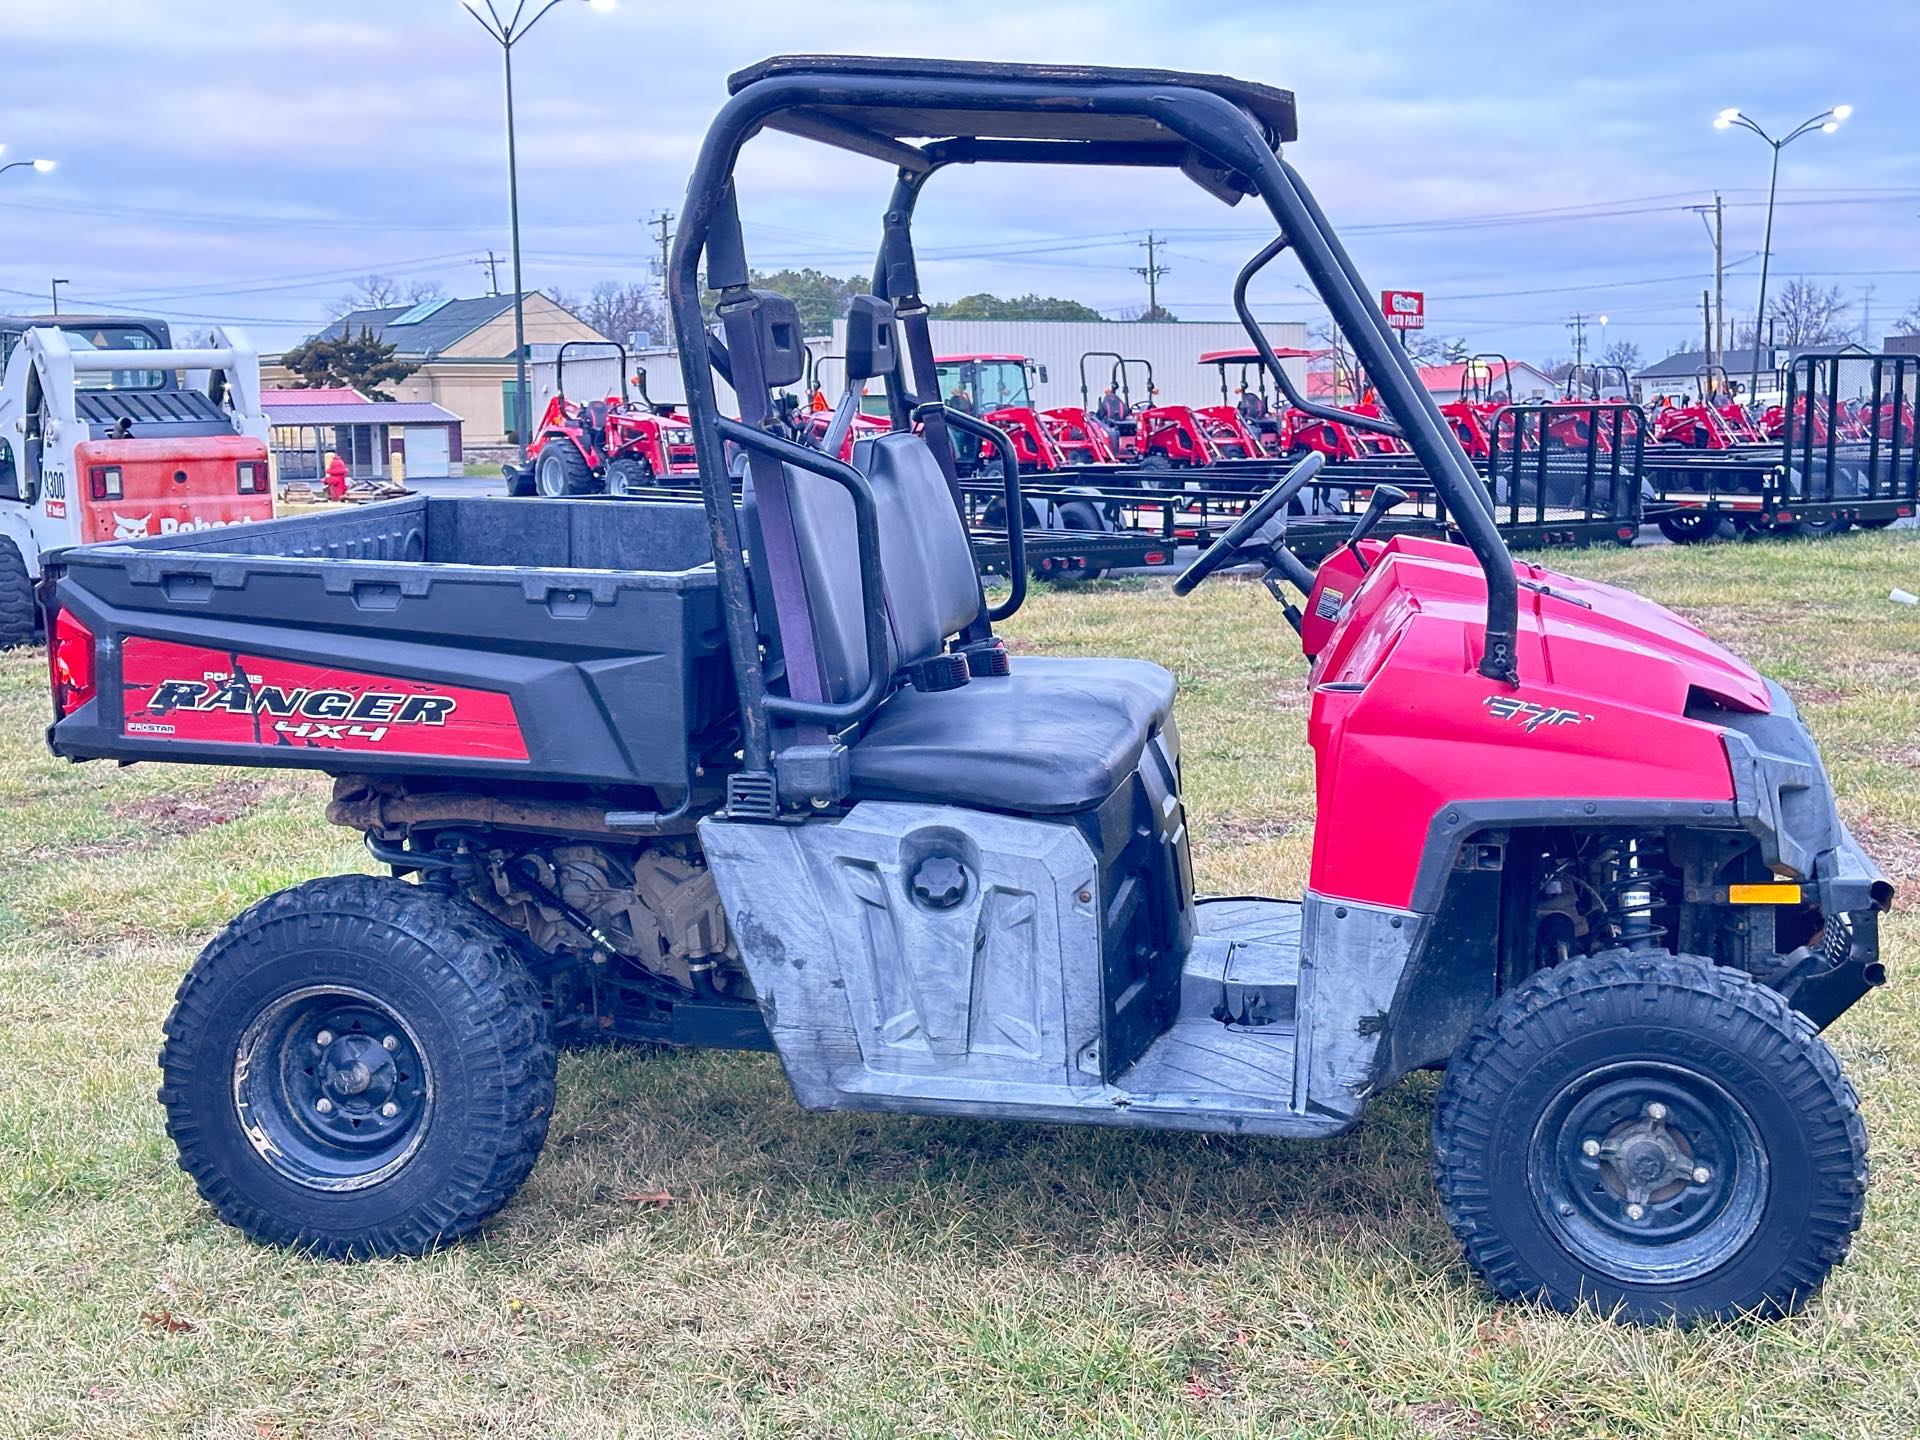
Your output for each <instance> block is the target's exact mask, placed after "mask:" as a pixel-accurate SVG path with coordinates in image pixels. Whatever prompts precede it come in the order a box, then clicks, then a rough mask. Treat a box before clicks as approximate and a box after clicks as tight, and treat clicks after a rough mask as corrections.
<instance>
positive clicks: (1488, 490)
mask: <svg viewBox="0 0 1920 1440" xmlns="http://www.w3.org/2000/svg"><path fill="white" fill-rule="evenodd" d="M1486 434H1487V436H1488V439H1489V446H1488V449H1487V453H1486V455H1485V456H1484V457H1482V458H1481V459H1479V460H1478V461H1476V462H1475V468H1476V473H1477V474H1478V475H1479V477H1480V482H1481V486H1482V490H1483V493H1484V494H1485V495H1487V496H1488V497H1489V499H1490V500H1491V502H1492V505H1493V512H1494V519H1495V523H1496V525H1497V526H1498V528H1499V529H1500V532H1501V534H1502V535H1503V536H1504V537H1505V538H1506V540H1507V542H1508V543H1509V544H1512V545H1515V546H1522V547H1526V548H1529V549H1541V548H1550V547H1562V546H1572V547H1584V546H1588V545H1604V544H1620V545H1624V544H1631V543H1632V542H1633V541H1634V540H1635V539H1636V538H1637V537H1638V535H1639V533H1640V522H1641V504H1642V500H1643V496H1644V493H1645V489H1646V485H1645V477H1644V473H1643V464H1644V461H1643V456H1644V455H1645V453H1646V447H1645V445H1644V436H1645V425H1644V420H1643V417H1642V415H1641V413H1640V411H1639V410H1638V408H1637V407H1635V406H1632V405H1629V404H1621V403H1616V402H1610V401H1609V402H1601V401H1596V402H1592V403H1580V404H1560V403H1556V404H1553V405H1503V406H1499V407H1496V408H1495V409H1494V410H1493V411H1492V412H1490V414H1489V416H1488V420H1487V429H1486ZM1298 458H1299V457H1298V456H1291V457H1287V458H1284V459H1282V458H1269V459H1265V460H1231V461H1221V462H1217V463H1215V464H1213V465H1210V466H1207V467H1205V468H1198V469H1194V470H1191V471H1181V472H1178V481H1177V483H1172V484H1170V483H1168V481H1167V478H1166V476H1165V473H1164V472H1151V471H1146V470H1143V469H1142V467H1139V466H1076V467H1073V468H1072V469H1070V470H1067V471H1063V472H1059V473H1056V474H1052V475H1048V476H1044V477H1031V476H1029V477H1023V480H1022V485H1021V489H1022V494H1023V495H1024V496H1025V497H1026V501H1027V525H1028V531H1029V545H1032V544H1033V543H1034V540H1035V538H1037V537H1038V536H1042V535H1044V536H1045V537H1046V539H1047V540H1052V539H1053V538H1055V532H1057V531H1058V530H1062V529H1077V530H1079V531H1080V532H1082V533H1087V532H1100V533H1107V534H1113V535H1127V534H1133V535H1137V536H1145V537H1147V538H1149V539H1150V540H1151V541H1152V542H1153V543H1155V544H1157V545H1160V546H1164V547H1177V546H1178V545H1181V544H1199V545H1205V544H1208V543H1211V541H1212V540H1213V539H1214V538H1215V537H1217V536H1218V535H1220V534H1222V533H1224V532H1225V530H1226V529H1227V528H1228V527H1230V526H1231V525H1232V524H1233V523H1234V521H1235V520H1236V519H1238V518H1239V516H1240V515H1241V514H1243V513H1245V511H1246V509H1247V507H1248V506H1249V505H1251V504H1252V503H1253V502H1254V501H1255V500H1257V499H1258V498H1259V496H1260V495H1261V494H1263V493H1265V491H1266V490H1267V489H1269V488H1271V486H1272V485H1273V484H1275V483H1276V482H1277V481H1278V480H1279V479H1280V478H1281V477H1282V476H1283V475H1284V474H1285V473H1286V472H1287V470H1288V469H1289V468H1290V467H1291V466H1293V465H1294V464H1296V463H1297V461H1298ZM1381 485H1388V486H1392V487H1394V490H1395V493H1396V494H1398V495H1400V496H1401V499H1400V500H1399V501H1397V502H1396V508H1395V509H1394V510H1393V511H1392V512H1391V513H1390V514H1388V515H1387V516H1386V517H1385V518H1384V519H1383V520H1382V521H1381V522H1380V526H1381V529H1380V532H1379V533H1381V534H1408V535H1431V536H1438V537H1447V536H1452V535H1457V534H1458V533H1459V532H1458V527H1457V526H1456V525H1455V523H1454V522H1453V519H1452V515H1451V512H1450V511H1449V509H1448V506H1447V502H1446V500H1445V498H1444V497H1443V495H1442V493H1441V491H1440V489H1439V488H1438V487H1437V486H1436V485H1435V484H1434V482H1433V480H1432V479H1431V478H1430V476H1429V475H1428V472H1427V470H1426V469H1425V467H1424V466H1423V464H1422V462H1421V461H1420V460H1419V459H1418V458H1417V457H1415V456H1413V455H1406V456H1399V455H1383V456H1373V457H1369V458H1366V459H1359V460H1347V461H1342V462H1340V463H1337V464H1328V465H1327V466H1326V468H1325V469H1324V470H1322V471H1321V472H1320V474H1319V476H1318V477H1317V478H1316V479H1314V480H1313V481H1312V482H1310V483H1309V485H1308V486H1307V487H1306V488H1305V489H1304V490H1303V491H1302V492H1301V496H1300V498H1299V499H1298V500H1296V501H1295V502H1294V505H1293V507H1292V509H1293V513H1292V514H1290V515H1289V517H1288V518H1287V522H1286V543H1287V545H1288V547H1289V548H1291V549H1293V550H1294V551H1295V553H1297V554H1299V555H1300V556H1301V557H1302V558H1304V559H1307V560H1310V561H1318V560H1320V559H1322V558H1323V557H1324V556H1326V555H1327V554H1329V553H1330V552H1331V551H1333V550H1334V549H1337V548H1338V547H1339V546H1340V545H1341V544H1342V543H1344V537H1345V535H1346V533H1347V531H1348V530H1349V529H1351V527H1352V525H1353V523H1354V521H1355V520H1356V519H1358V517H1359V516H1360V515H1361V514H1362V513H1363V512H1364V511H1365V509H1366V507H1367V505H1368V503H1369V502H1370V500H1371V498H1372V495H1373V492H1374V489H1375V488H1376V487H1377V486H1381ZM963 488H965V489H966V490H967V493H968V494H969V496H970V499H971V503H970V505H969V507H968V510H967V513H968V517H969V522H970V524H971V525H973V526H974V527H976V528H978V527H981V526H985V525H989V524H991V523H994V522H995V521H996V520H997V517H998V516H999V515H1000V513H1001V511H1000V510H999V509H998V508H996V507H998V506H999V503H1000V502H999V499H998V496H999V488H998V487H997V486H985V485H981V486H966V487H963ZM1042 543H1045V542H1044V541H1043V542H1042Z"/></svg>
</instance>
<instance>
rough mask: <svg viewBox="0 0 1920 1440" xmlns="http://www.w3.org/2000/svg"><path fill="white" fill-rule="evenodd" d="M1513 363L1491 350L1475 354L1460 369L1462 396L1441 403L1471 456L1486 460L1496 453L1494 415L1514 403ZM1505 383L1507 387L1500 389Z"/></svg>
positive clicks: (1442, 408) (1442, 414) (1459, 438)
mask: <svg viewBox="0 0 1920 1440" xmlns="http://www.w3.org/2000/svg"><path fill="white" fill-rule="evenodd" d="M1512 374H1513V362H1512V361H1511V360H1509V359H1507V357H1506V356H1504V355H1500V354H1495V353H1493V352H1488V353H1486V354H1482V355H1474V356H1471V357H1470V358H1469V359H1468V360H1467V362H1466V364H1465V365H1463V366H1461V369H1460V398H1459V399H1458V400H1453V401H1449V402H1448V403H1447V404H1445V405H1442V406H1440V414H1441V416H1442V417H1443V418H1444V419H1445V420H1446V422H1447V425H1448V426H1449V427H1450V428H1451V429H1452V431H1453V433H1454V436H1455V438H1456V439H1458V440H1459V442H1460V448H1461V449H1463V450H1465V451H1466V452H1467V455H1468V457H1469V458H1471V459H1474V460H1485V459H1487V458H1489V457H1490V456H1491V455H1492V454H1493V427H1494V416H1495V415H1497V414H1498V413H1499V411H1500V407H1501V406H1502V405H1506V404H1510V403H1511V402H1512V398H1513V393H1512V387H1511V384H1510V383H1509V377H1510V376H1511V375H1512ZM1502 385H1505V386H1506V387H1507V388H1505V389H1501V388H1498V387H1500V386H1502Z"/></svg>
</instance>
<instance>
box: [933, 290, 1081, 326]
mask: <svg viewBox="0 0 1920 1440" xmlns="http://www.w3.org/2000/svg"><path fill="white" fill-rule="evenodd" d="M928 314H930V315H931V316H932V317H933V318H934V319H935V320H1081V321H1088V320H1104V319H1106V316H1104V315H1102V314H1101V313H1100V312H1099V311H1098V310H1096V309H1094V308H1093V307H1092V306H1091V305H1082V304H1081V303H1080V302H1079V301H1078V300H1063V299H1061V298H1060V297H1059V296H1057V295H1034V294H1031V293H1029V294H1026V295H1016V296H1015V297H1013V298H1012V299H1011V300H1008V299H1004V298H1002V297H1001V296H999V295H989V294H986V293H985V292H984V291H983V292H981V293H979V294H975V295H962V296H961V297H960V298H959V299H958V300H943V301H941V302H940V303H939V304H937V305H932V306H929V307H928Z"/></svg>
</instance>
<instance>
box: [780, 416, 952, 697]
mask: <svg viewBox="0 0 1920 1440" xmlns="http://www.w3.org/2000/svg"><path fill="white" fill-rule="evenodd" d="M853 463H854V466H855V468H856V469H858V470H859V471H860V472H861V473H862V474H864V475H865V476H866V477H867V483H868V484H869V485H870V486H871V487H872V488H873V501H874V515H875V519H876V521H877V523H878V529H879V542H880V573H881V586H882V590H883V591H884V598H885V604H886V611H887V621H888V624H887V633H888V636H889V641H890V643H889V646H888V652H889V653H888V663H889V664H890V666H891V667H892V668H893V669H894V670H896V671H897V670H898V669H899V668H900V667H901V666H903V665H907V664H910V663H912V662H913V661H916V660H924V659H927V658H928V657H930V656H933V655H937V654H939V653H940V652H941V650H942V649H944V648H945V645H946V641H947V639H948V637H949V636H952V635H956V634H958V633H959V632H960V631H962V630H964V629H965V628H966V627H967V626H968V625H970V624H971V623H972V622H973V620H974V619H975V617H976V616H978V614H979V613H980V608H981V605H982V599H981V591H980V577H979V572H978V570H977V569H976V567H975V565H974V559H973V547H972V545H971V544H970V543H969V542H968V540H967V533H966V527H965V526H964V525H963V524H962V523H961V521H960V516H959V514H958V512H957V511H955V509H954V506H953V498H952V495H951V492H949V491H948V489H947V483H946V477H945V476H944V475H943V474H942V473H941V471H940V464H939V461H937V460H936V459H935V458H934V456H933V452H932V451H931V450H929V449H928V448H927V442H926V441H925V440H923V439H922V438H921V437H920V436H918V435H914V434H911V433H908V432H904V431H902V432H894V433H891V434H887V435H879V436H875V437H874V438H873V439H870V440H862V441H860V442H859V443H857V444H856V445H855V446H854V451H853ZM786 481H787V487H786V488H787V508H788V513H789V515H790V516H791V519H792V524H793V535H794V542H795V547H796V549H797V552H798V554H799V558H800V572H801V575H802V577H803V579H804V582H805V588H806V600H807V609H808V611H809V613H810V615H811V617H812V622H813V623H812V626H811V635H810V638H811V640H812V643H813V648H814V655H815V657H816V663H817V664H818V665H819V668H820V674H821V677H822V690H823V694H824V698H825V699H827V700H829V701H835V702H838V701H845V700H849V699H851V698H852V697H853V696H855V695H857V694H859V693H860V691H861V690H862V689H864V688H865V687H866V683H867V649H866V620H865V611H864V608H863V595H862V591H861V586H860V550H859V536H858V532H857V529H856V522H855V518H854V509H853V501H852V500H851V499H850V498H848V496H847V493H846V491H844V490H843V489H841V488H840V487H839V486H838V485H836V484H835V483H834V482H833V481H831V480H828V479H826V478H824V477H823V476H819V475H813V474H810V473H808V472H806V471H804V470H798V469H795V468H794V467H792V466H788V467H786ZM745 503H746V508H747V513H748V516H749V544H750V545H752V546H753V548H754V549H755V550H756V551H758V550H759V549H760V539H759V534H758V529H759V523H760V507H759V505H758V504H757V502H756V497H755V496H754V495H753V493H752V485H751V481H750V480H749V481H748V483H747V487H746V495H745ZM757 570H758V567H756V571H757ZM754 583H755V587H756V590H757V592H758V594H759V600H760V604H761V606H762V613H763V615H764V614H766V613H767V612H768V611H769V610H771V609H773V608H775V607H777V606H778V605H779V603H780V597H779V596H778V595H777V594H776V593H773V591H772V589H771V587H770V586H768V585H767V584H766V583H765V582H764V577H763V576H762V575H761V574H759V573H756V575H755V577H754ZM787 652H788V653H787V654H786V656H785V660H786V663H787V665H788V666H789V667H791V666H793V665H795V664H798V663H802V657H799V656H796V655H794V654H793V653H792V647H791V646H788V647H787Z"/></svg>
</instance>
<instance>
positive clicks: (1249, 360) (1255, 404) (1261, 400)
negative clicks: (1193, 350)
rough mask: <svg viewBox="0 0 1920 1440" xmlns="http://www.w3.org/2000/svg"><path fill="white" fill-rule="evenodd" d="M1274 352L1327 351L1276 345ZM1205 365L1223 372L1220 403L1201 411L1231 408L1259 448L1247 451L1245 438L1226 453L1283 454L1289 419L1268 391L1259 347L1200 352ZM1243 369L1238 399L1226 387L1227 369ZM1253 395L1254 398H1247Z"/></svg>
mask: <svg viewBox="0 0 1920 1440" xmlns="http://www.w3.org/2000/svg"><path fill="white" fill-rule="evenodd" d="M1273 353H1274V355H1275V356H1277V357H1278V358H1279V359H1281V360H1311V359H1316V358H1318V357H1319V356H1321V355H1323V354H1325V353H1326V352H1325V351H1321V350H1302V349H1300V348H1298V347H1297V346H1276V347H1275V348H1274V351H1273ZM1200 363H1201V364H1202V365H1211V366H1213V367H1214V368H1215V369H1216V370H1217V371H1218V372H1219V374H1220V404H1219V405H1217V406H1208V407H1207V408H1206V409H1205V410H1203V411H1201V412H1200V413H1201V414H1203V415H1213V414H1215V413H1217V412H1219V411H1222V410H1232V411H1233V412H1234V414H1235V415H1236V417H1238V419H1239V421H1240V425H1241V427H1242V428H1243V429H1245V430H1246V431H1247V432H1248V433H1249V434H1250V435H1251V436H1253V438H1254V439H1255V441H1256V442H1257V443H1258V445H1259V449H1258V450H1256V451H1246V450H1245V446H1244V442H1240V443H1238V444H1235V445H1230V446H1229V447H1228V448H1227V451H1226V453H1228V454H1230V455H1232V454H1238V453H1246V454H1248V455H1249V458H1251V457H1252V456H1255V455H1283V454H1285V453H1286V445H1285V443H1284V436H1285V432H1286V420H1285V417H1284V415H1282V414H1281V412H1280V410H1279V408H1278V407H1277V406H1276V404H1275V403H1274V401H1273V400H1272V399H1271V398H1270V397H1269V396H1268V394H1267V371H1266V367H1265V366H1264V365H1263V364H1261V362H1260V356H1259V353H1258V352H1257V351H1254V350H1251V349H1249V348H1248V347H1246V346H1244V345H1241V346H1236V347H1234V348H1233V349H1231V350H1208V351H1205V352H1203V353H1202V354H1201V356H1200ZM1236 365H1237V366H1238V367H1239V369H1240V375H1239V383H1238V384H1237V386H1236V387H1235V388H1236V389H1237V390H1238V392H1239V395H1240V398H1239V399H1238V400H1236V399H1235V396H1234V393H1233V391H1230V390H1228V388H1227V371H1228V369H1229V368H1230V367H1233V366H1236ZM1248 396H1252V397H1253V399H1252V402H1251V403H1249V402H1248V400H1247V398H1246V397H1248Z"/></svg>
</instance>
